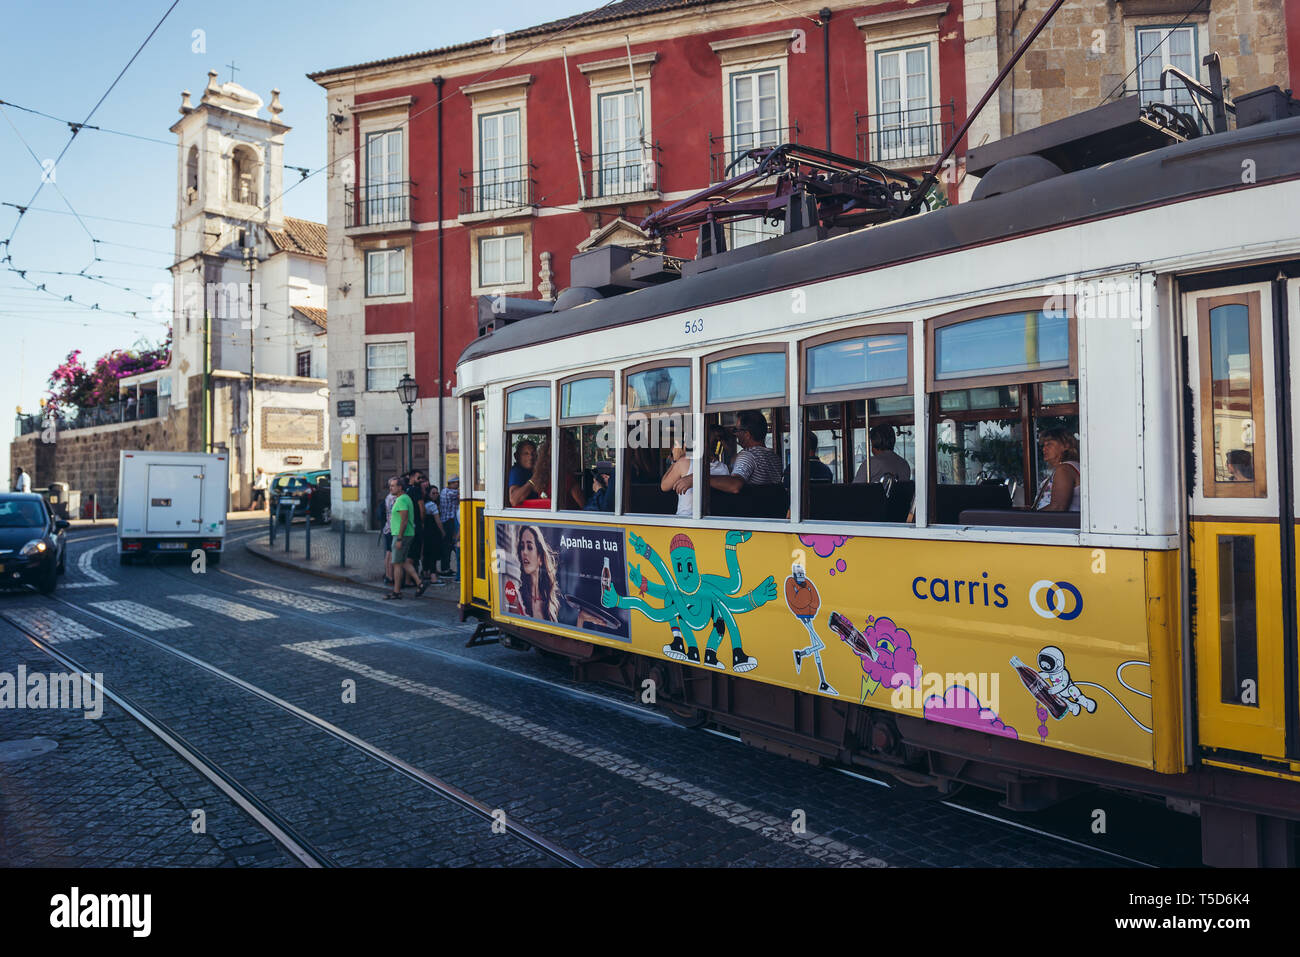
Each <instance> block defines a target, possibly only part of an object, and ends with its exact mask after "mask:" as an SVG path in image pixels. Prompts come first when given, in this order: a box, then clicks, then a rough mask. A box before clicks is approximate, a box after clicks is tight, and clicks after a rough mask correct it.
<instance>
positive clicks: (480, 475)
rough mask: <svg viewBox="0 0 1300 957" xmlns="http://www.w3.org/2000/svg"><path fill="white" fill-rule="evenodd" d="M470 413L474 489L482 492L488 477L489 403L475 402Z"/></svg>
mask: <svg viewBox="0 0 1300 957" xmlns="http://www.w3.org/2000/svg"><path fill="white" fill-rule="evenodd" d="M470 415H471V418H472V420H473V427H474V460H473V461H474V491H476V492H481V491H483V489H484V481H485V480H486V478H487V429H486V425H487V403H485V402H483V401H482V400H480V401H478V402H475V403H474V404H473V406H472V407H471V412H470Z"/></svg>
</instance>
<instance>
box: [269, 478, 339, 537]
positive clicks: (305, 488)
mask: <svg viewBox="0 0 1300 957" xmlns="http://www.w3.org/2000/svg"><path fill="white" fill-rule="evenodd" d="M281 479H283V480H284V481H283V482H282V481H281ZM285 498H291V499H293V503H294V504H293V512H292V517H293V518H297V517H298V516H299V515H310V517H311V520H312V521H314V522H320V523H321V524H328V522H329V520H330V506H331V504H332V503H331V500H330V470H329V469H309V470H305V471H302V472H281V473H280V474H279V475H277V476H276V477H275V479H274V480H273V481H272V483H271V514H272V515H276V516H278V515H279V514H280V501H281V499H285Z"/></svg>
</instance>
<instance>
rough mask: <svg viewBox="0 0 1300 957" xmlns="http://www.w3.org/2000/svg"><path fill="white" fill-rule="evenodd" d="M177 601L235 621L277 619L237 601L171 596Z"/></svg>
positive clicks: (197, 596)
mask: <svg viewBox="0 0 1300 957" xmlns="http://www.w3.org/2000/svg"><path fill="white" fill-rule="evenodd" d="M169 597H171V598H172V599H174V600H175V601H183V602H185V604H187V605H193V606H194V607H195V608H203V609H206V610H207V611H215V612H216V613H217V614H218V615H225V616H226V617H227V618H233V619H235V621H265V620H266V619H268V618H276V617H279V616H277V615H276V614H275V613H274V612H270V611H263V610H262V609H261V608H254V607H253V606H251V605H241V604H240V603H239V602H237V601H226V599H224V598H217V597H216V596H214V595H171V596H169Z"/></svg>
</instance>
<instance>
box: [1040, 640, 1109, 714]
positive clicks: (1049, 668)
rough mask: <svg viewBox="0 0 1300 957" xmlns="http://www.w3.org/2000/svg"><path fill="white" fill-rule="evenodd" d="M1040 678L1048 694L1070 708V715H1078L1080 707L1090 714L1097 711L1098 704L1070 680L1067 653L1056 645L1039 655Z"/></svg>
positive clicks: (1045, 649)
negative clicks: (1045, 685) (1067, 669)
mask: <svg viewBox="0 0 1300 957" xmlns="http://www.w3.org/2000/svg"><path fill="white" fill-rule="evenodd" d="M1038 676H1039V677H1040V678H1042V679H1043V681H1044V682H1046V684H1047V692H1048V694H1050V695H1052V697H1054V698H1055V699H1056V700H1057V701H1058V702H1060V703H1061V704H1062V705H1064V706H1065V707H1067V708H1069V709H1070V714H1078V713H1079V706H1080V705H1082V706H1083V708H1084V710H1086V711H1087V712H1088V713H1089V714H1092V713H1093V712H1094V711H1096V710H1097V702H1095V701H1093V700H1092V699H1091V698H1089V697H1088V696H1087V695H1085V694H1084V693H1083V692H1082V691H1080V690H1079V686H1078V685H1076V684H1075V683H1074V682H1073V681H1071V680H1070V673H1069V672H1068V671H1066V670H1065V652H1063V651H1061V649H1060V648H1057V647H1056V646H1055V645H1048V646H1047V647H1046V648H1044V649H1043V650H1042V651H1040V652H1039V653H1038Z"/></svg>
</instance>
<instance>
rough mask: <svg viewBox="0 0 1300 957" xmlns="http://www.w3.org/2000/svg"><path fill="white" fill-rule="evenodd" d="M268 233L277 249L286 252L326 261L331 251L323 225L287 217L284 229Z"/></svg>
mask: <svg viewBox="0 0 1300 957" xmlns="http://www.w3.org/2000/svg"><path fill="white" fill-rule="evenodd" d="M267 232H268V233H269V234H270V236H271V242H273V243H275V248H276V249H280V250H283V251H285V252H290V253H302V254H303V255H304V256H314V257H316V258H317V259H324V258H325V254H326V253H327V252H328V251H329V243H328V242H327V241H326V238H325V226H324V224H323V223H313V222H312V221H311V220H309V219H294V218H293V217H292V216H286V217H284V229H269V230H267Z"/></svg>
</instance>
